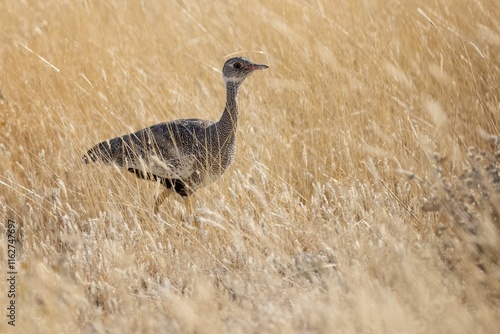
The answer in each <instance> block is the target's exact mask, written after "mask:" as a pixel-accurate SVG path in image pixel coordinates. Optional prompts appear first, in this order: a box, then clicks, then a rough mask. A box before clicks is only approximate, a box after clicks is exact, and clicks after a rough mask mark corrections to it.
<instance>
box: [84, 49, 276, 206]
mask: <svg viewBox="0 0 500 334" xmlns="http://www.w3.org/2000/svg"><path fill="white" fill-rule="evenodd" d="M265 68H267V66H266V65H259V64H255V63H253V62H251V61H250V60H248V59H246V58H239V57H237V58H231V59H229V60H228V61H226V63H225V64H224V67H223V71H222V73H223V78H224V82H225V84H226V94H227V96H226V106H225V108H224V112H223V113H222V116H221V118H220V120H219V121H218V122H215V123H214V122H211V121H207V120H201V119H181V120H175V121H171V122H166V123H160V124H156V125H153V126H151V127H148V128H145V129H142V130H139V131H137V132H134V133H131V134H127V135H124V136H122V137H117V138H113V139H110V140H107V141H104V142H101V143H99V144H97V145H95V146H94V147H92V148H91V149H90V150H89V151H88V152H87V154H86V155H85V156H84V157H83V160H84V162H85V163H89V162H96V161H102V162H104V163H114V164H116V165H118V166H120V167H122V168H124V169H126V170H128V171H129V172H132V173H134V174H135V175H136V176H137V177H139V178H143V179H147V180H153V181H157V182H160V183H161V184H163V185H164V186H165V187H167V188H168V189H171V190H174V191H175V192H177V193H178V194H180V195H181V196H189V195H190V194H192V193H193V192H194V191H196V189H198V188H200V187H202V186H204V185H206V184H208V183H210V182H212V181H214V180H215V179H217V178H218V177H220V176H221V175H222V174H223V173H224V172H225V171H226V170H227V168H228V167H229V166H230V165H231V163H232V162H233V160H234V154H235V147H236V127H237V124H238V106H237V102H236V99H237V95H238V89H239V86H240V85H241V83H242V82H243V81H244V80H245V78H246V77H248V75H250V73H252V72H253V71H254V70H258V69H265ZM160 204H161V203H160ZM155 207H156V205H155Z"/></svg>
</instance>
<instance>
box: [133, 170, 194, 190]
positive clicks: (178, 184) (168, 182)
mask: <svg viewBox="0 0 500 334" xmlns="http://www.w3.org/2000/svg"><path fill="white" fill-rule="evenodd" d="M127 170H128V171H129V172H130V173H134V174H135V176H137V177H138V178H140V179H144V180H149V181H154V182H157V181H160V184H162V185H164V186H165V187H167V188H168V189H174V191H175V192H176V193H178V194H179V195H181V196H183V197H187V196H189V195H190V194H191V191H190V190H189V188H188V187H187V186H186V184H185V183H184V182H182V180H179V179H166V178H164V177H161V176H158V175H155V174H152V173H144V172H143V171H142V170H140V169H134V168H129V169H127Z"/></svg>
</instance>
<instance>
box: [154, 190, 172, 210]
mask: <svg viewBox="0 0 500 334" xmlns="http://www.w3.org/2000/svg"><path fill="white" fill-rule="evenodd" d="M170 194H171V191H170V189H165V190H163V192H162V193H161V194H160V195H158V196H157V197H156V199H155V206H154V213H155V214H156V213H158V209H159V208H160V205H162V203H163V202H165V200H166V199H167V197H168V196H170Z"/></svg>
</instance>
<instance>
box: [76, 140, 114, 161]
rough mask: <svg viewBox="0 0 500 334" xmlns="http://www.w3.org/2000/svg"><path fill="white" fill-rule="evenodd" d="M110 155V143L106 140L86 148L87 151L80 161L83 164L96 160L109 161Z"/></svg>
mask: <svg viewBox="0 0 500 334" xmlns="http://www.w3.org/2000/svg"><path fill="white" fill-rule="evenodd" d="M112 156H113V153H112V150H111V145H110V143H109V142H108V141H104V142H102V143H99V144H97V145H95V146H94V147H92V148H91V149H90V150H88V151H87V153H86V154H85V155H84V156H83V157H82V161H83V163H85V164H89V163H91V162H97V161H102V162H105V163H109V162H111V161H112Z"/></svg>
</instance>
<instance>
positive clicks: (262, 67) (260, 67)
mask: <svg viewBox="0 0 500 334" xmlns="http://www.w3.org/2000/svg"><path fill="white" fill-rule="evenodd" d="M266 68H269V66H267V65H264V64H251V65H248V69H250V70H252V71H255V70H265V69H266Z"/></svg>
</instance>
